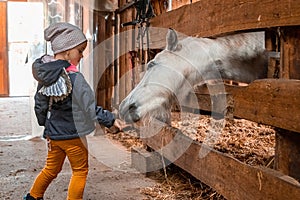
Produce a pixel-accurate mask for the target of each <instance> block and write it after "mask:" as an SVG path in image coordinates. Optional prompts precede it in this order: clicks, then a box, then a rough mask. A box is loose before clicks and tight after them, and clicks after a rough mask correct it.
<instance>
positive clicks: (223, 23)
mask: <svg viewBox="0 0 300 200" xmlns="http://www.w3.org/2000/svg"><path fill="white" fill-rule="evenodd" d="M134 2H135V1H129V2H128V1H125V0H120V1H119V9H118V10H117V11H116V13H115V23H116V26H115V29H116V30H115V32H114V34H117V35H119V37H117V39H116V40H115V44H114V47H115V49H116V50H115V52H117V53H118V54H119V55H118V56H117V57H116V58H118V59H117V61H116V62H115V63H114V69H115V70H114V73H117V74H118V76H117V78H116V79H114V80H115V81H114V83H117V85H118V92H117V94H116V92H115V93H114V95H115V96H114V98H115V101H114V102H113V104H114V105H115V106H118V104H119V103H120V102H121V100H122V99H123V98H124V97H126V95H127V94H129V92H130V91H131V90H132V89H133V88H134V87H135V85H136V84H137V83H138V82H139V80H140V77H139V73H140V72H142V71H143V70H144V68H143V65H144V64H145V62H146V61H147V56H148V55H149V54H147V55H146V54H145V52H146V51H143V50H141V49H139V48H137V45H138V44H139V41H137V40H136V38H137V33H138V27H137V26H125V27H124V26H122V24H123V23H125V22H128V21H133V20H134V19H135V14H136V13H135V9H134V6H133V5H134ZM173 2H175V3H174V4H173V5H172V9H173V10H171V11H167V10H168V9H169V8H170V5H167V4H166V3H168V2H167V1H159V0H155V1H152V5H153V8H154V10H155V12H156V13H155V14H156V15H155V17H153V18H151V20H150V27H160V28H165V30H167V28H173V29H175V30H176V31H178V32H180V33H183V34H186V35H188V36H195V37H217V36H221V35H227V34H233V33H237V32H249V31H262V30H264V31H265V33H266V49H267V50H268V51H269V53H270V59H269V69H268V70H269V72H268V79H263V80H257V81H254V82H253V83H251V84H249V85H248V86H246V87H239V86H226V88H225V93H222V94H220V93H216V94H209V93H208V92H207V88H205V87H203V86H201V87H198V88H197V90H196V91H195V94H196V95H197V98H198V101H199V102H201V105H202V106H201V107H200V109H201V110H207V111H211V107H212V106H211V102H212V98H211V97H212V95H227V96H228V97H230V98H231V99H233V105H232V106H233V116H234V117H238V118H243V119H247V120H251V121H254V122H258V123H261V124H265V125H271V126H273V127H275V128H276V130H277V132H276V148H275V162H274V163H275V169H269V168H264V167H254V166H249V165H247V164H245V163H241V162H240V161H238V160H236V159H235V158H233V157H230V156H228V155H225V154H223V153H221V152H218V151H216V150H213V149H209V151H210V153H208V154H207V156H206V157H205V158H199V156H198V155H199V151H200V149H201V148H209V147H205V146H204V145H202V144H200V143H197V142H194V141H191V139H190V138H188V137H186V136H184V135H183V134H182V133H181V132H180V131H179V130H178V129H172V128H168V127H166V128H164V129H162V131H161V132H160V133H159V134H157V135H155V136H153V137H151V138H146V139H143V141H144V142H145V143H146V144H147V145H148V146H149V147H151V148H152V149H154V150H157V151H158V152H160V151H161V150H162V149H164V145H163V144H165V145H166V144H169V143H170V142H171V141H172V145H171V148H170V147H169V148H168V149H167V150H166V151H164V153H163V156H164V157H165V158H166V159H168V160H174V158H173V155H174V152H176V148H177V145H176V144H177V143H183V142H187V143H190V144H191V145H190V146H189V148H188V149H187V150H186V151H185V152H184V153H183V154H182V155H181V157H179V158H176V159H175V161H174V164H176V165H177V166H179V167H181V168H182V169H184V170H186V171H187V172H189V173H190V174H192V175H193V176H195V177H196V178H198V179H199V180H201V181H202V182H204V183H206V184H207V185H209V186H211V187H213V188H214V189H216V190H217V191H218V192H219V193H220V194H222V195H223V196H224V197H226V198H227V199H249V200H250V199H251V200H252V199H299V196H300V183H299V182H298V180H299V179H300V170H299V166H300V145H299V144H300V135H299V134H300V114H299V113H300V101H299V98H300V80H298V79H300V4H299V2H298V1H296V0H294V1H284V0H278V1H264V0H263V1H258V0H255V1H248V0H246V1H236V0H228V1H221V0H216V1H210V0H201V1H193V2H192V1H173ZM177 7H178V9H176V8H177ZM165 35H166V32H164V30H163V29H159V30H158V29H151V30H150V37H151V46H152V47H153V50H154V49H159V48H162V47H163V46H164V45H165ZM142 43H143V42H142ZM139 45H141V44H139ZM151 50H152V49H150V50H149V49H148V51H151ZM114 77H116V76H114ZM211 87H217V86H211ZM184 106H186V107H189V108H194V109H199V105H198V104H197V105H194V104H193V102H189V103H187V105H184ZM158 141H159V142H158ZM161 141H163V142H161ZM191 161H192V162H191Z"/></svg>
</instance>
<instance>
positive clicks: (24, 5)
mask: <svg viewBox="0 0 300 200" xmlns="http://www.w3.org/2000/svg"><path fill="white" fill-rule="evenodd" d="M43 30H44V9H43V3H41V2H7V40H8V71H9V73H8V76H9V96H30V94H31V93H32V91H33V90H34V83H35V82H34V80H33V77H32V74H31V65H32V62H33V61H34V59H36V58H38V57H40V56H41V55H43V54H44V52H45V47H44V46H45V44H44V40H43Z"/></svg>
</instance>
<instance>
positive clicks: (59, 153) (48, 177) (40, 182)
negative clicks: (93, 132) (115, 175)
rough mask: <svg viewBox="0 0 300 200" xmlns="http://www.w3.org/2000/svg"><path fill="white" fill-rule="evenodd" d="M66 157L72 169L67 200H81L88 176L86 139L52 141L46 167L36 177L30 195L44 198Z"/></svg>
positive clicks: (49, 145)
mask: <svg viewBox="0 0 300 200" xmlns="http://www.w3.org/2000/svg"><path fill="white" fill-rule="evenodd" d="M66 156H67V157H68V159H69V161H70V164H71V167H72V177H71V180H70V183H69V188H68V197H67V200H81V199H82V197H83V192H84V187H85V183H86V178H87V175H88V150H87V141H86V138H85V137H81V138H76V139H71V140H60V141H56V140H51V141H50V144H48V155H47V160H46V165H45V167H44V168H43V170H42V171H41V172H40V174H39V175H38V176H37V177H36V179H35V181H34V184H33V186H32V188H31V189H30V195H31V196H32V197H34V198H38V197H43V195H44V193H45V191H46V189H47V187H48V186H49V184H50V183H51V182H52V180H53V179H55V178H56V177H57V175H58V173H59V172H60V171H61V169H62V166H63V164H64V161H65V158H66Z"/></svg>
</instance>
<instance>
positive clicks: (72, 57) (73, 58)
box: [66, 42, 87, 66]
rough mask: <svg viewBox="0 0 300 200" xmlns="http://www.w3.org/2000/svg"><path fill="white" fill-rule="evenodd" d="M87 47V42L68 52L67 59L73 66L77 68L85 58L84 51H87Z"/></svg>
mask: <svg viewBox="0 0 300 200" xmlns="http://www.w3.org/2000/svg"><path fill="white" fill-rule="evenodd" d="M86 46H87V42H84V43H82V44H80V45H78V46H76V47H74V48H73V49H70V50H68V51H67V59H66V60H68V61H69V62H70V63H71V64H73V65H75V66H77V65H78V64H79V62H80V60H81V58H83V51H84V50H85V48H86Z"/></svg>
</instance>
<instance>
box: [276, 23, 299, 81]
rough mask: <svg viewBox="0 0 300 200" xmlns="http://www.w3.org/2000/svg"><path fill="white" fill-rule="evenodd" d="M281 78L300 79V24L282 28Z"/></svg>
mask: <svg viewBox="0 0 300 200" xmlns="http://www.w3.org/2000/svg"><path fill="white" fill-rule="evenodd" d="M280 41H281V42H280V43H281V50H280V52H281V60H280V65H281V66H280V78H287V79H300V26H294V27H284V28H281V37H280Z"/></svg>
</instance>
